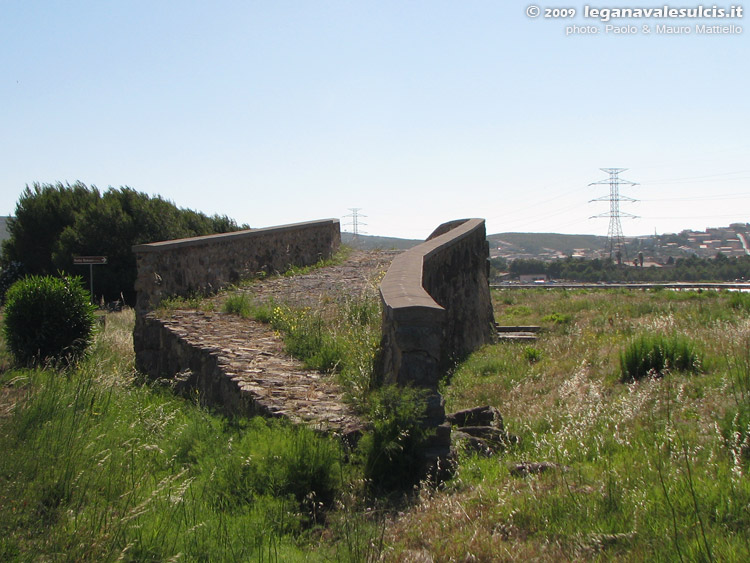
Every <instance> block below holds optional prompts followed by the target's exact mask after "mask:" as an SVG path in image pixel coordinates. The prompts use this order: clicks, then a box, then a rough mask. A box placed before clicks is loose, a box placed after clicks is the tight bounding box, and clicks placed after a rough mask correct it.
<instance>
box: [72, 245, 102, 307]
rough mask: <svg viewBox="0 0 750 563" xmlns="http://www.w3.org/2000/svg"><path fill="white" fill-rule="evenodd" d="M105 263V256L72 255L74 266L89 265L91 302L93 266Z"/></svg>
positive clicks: (92, 299)
mask: <svg viewBox="0 0 750 563" xmlns="http://www.w3.org/2000/svg"><path fill="white" fill-rule="evenodd" d="M106 263H107V257H106V256H73V264H74V265H75V266H85V265H87V264H88V267H89V281H90V282H91V302H92V303H93V302H94V266H101V265H104V264H106Z"/></svg>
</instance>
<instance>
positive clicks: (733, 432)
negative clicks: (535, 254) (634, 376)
mask: <svg viewBox="0 0 750 563" xmlns="http://www.w3.org/2000/svg"><path fill="white" fill-rule="evenodd" d="M493 295H494V299H495V300H496V301H495V309H496V318H497V320H498V321H499V322H500V323H502V324H518V325H525V324H537V323H538V324H541V325H542V326H544V327H545V328H546V332H545V333H544V334H543V335H542V336H541V338H540V339H539V341H538V342H536V343H534V344H533V345H531V346H529V345H528V344H511V343H500V344H497V345H494V346H489V347H486V348H485V349H483V350H481V351H479V352H477V353H475V354H474V355H473V356H472V357H470V358H469V359H468V360H467V361H466V362H465V363H464V364H463V365H462V366H460V367H459V369H458V370H457V372H456V373H455V375H454V376H453V378H452V381H451V383H450V385H447V386H446V388H445V396H446V400H447V407H448V409H449V410H454V409H459V408H464V407H471V406H475V405H480V404H492V405H495V406H497V407H498V408H499V409H500V410H501V412H502V414H503V416H504V419H505V424H506V428H507V429H508V430H509V432H511V433H513V434H516V435H518V436H519V437H520V445H518V446H516V447H515V448H514V449H512V450H511V451H508V452H507V453H506V454H505V455H504V456H503V457H501V458H500V459H497V458H483V457H477V456H470V455H465V456H464V457H463V458H462V459H461V466H460V470H459V474H458V475H457V477H456V478H455V479H454V480H453V481H452V482H451V483H449V484H448V485H447V487H446V488H445V490H442V491H440V492H437V493H434V494H423V495H422V499H421V501H420V502H418V503H417V505H416V506H415V507H414V508H413V509H412V510H410V511H409V512H408V513H407V514H406V515H405V516H404V517H403V518H399V519H398V521H397V522H396V523H395V525H394V526H392V527H391V528H389V530H388V533H387V534H386V539H387V540H388V541H390V542H392V543H393V544H394V545H395V546H396V552H400V553H402V554H404V557H405V558H410V557H416V556H417V555H418V554H420V553H422V552H424V553H429V554H430V556H431V557H433V558H434V559H435V560H469V559H471V560H479V561H487V560H496V559H500V560H503V559H506V560H518V561H525V560H538V559H542V560H554V561H558V560H581V559H604V560H611V559H616V560H632V561H646V560H648V561H747V560H749V559H750V534H748V530H750V479H749V478H748V470H750V295H746V294H743V295H740V294H727V293H722V294H719V293H716V292H703V293H698V292H686V293H675V292H669V291H656V292H636V291H592V292H585V291H575V292H565V291H547V290H527V291H504V292H495V293H494V294H493ZM642 335H646V337H645V340H646V341H651V340H654V338H653V337H654V336H655V335H662V336H664V338H665V339H666V340H667V341H669V342H670V343H674V346H675V348H676V349H677V350H682V349H683V348H684V346H683V345H685V344H686V343H687V346H688V347H689V348H690V351H691V352H693V353H694V354H695V355H694V358H695V361H694V362H693V365H691V366H689V369H687V370H684V371H678V370H676V369H674V370H663V371H664V373H662V374H653V375H654V376H653V377H645V378H642V379H640V380H638V381H635V382H632V381H631V382H628V380H629V379H630V378H629V377H627V376H625V377H623V375H622V373H621V360H620V357H621V356H622V357H623V360H624V361H625V362H626V365H627V362H628V360H629V359H630V356H629V355H630V354H632V353H634V351H635V353H637V351H638V350H639V348H638V345H633V346H631V344H630V343H631V342H634V341H635V342H638V343H639V344H640V343H642V342H643V340H642V339H641V338H640V337H641V336H642ZM684 367H685V366H684ZM525 461H539V462H541V461H544V462H552V463H553V464H556V465H555V466H553V469H550V470H548V471H546V472H543V473H541V474H538V475H531V476H526V477H517V476H514V475H513V474H512V471H511V469H512V468H513V467H514V464H518V463H521V462H525ZM473 558H475V559H473Z"/></svg>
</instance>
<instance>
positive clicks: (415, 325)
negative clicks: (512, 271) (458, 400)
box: [380, 219, 495, 390]
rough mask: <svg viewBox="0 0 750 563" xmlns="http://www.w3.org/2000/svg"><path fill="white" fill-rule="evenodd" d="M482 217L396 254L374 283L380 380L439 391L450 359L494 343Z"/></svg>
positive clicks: (439, 231)
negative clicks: (379, 310)
mask: <svg viewBox="0 0 750 563" xmlns="http://www.w3.org/2000/svg"><path fill="white" fill-rule="evenodd" d="M488 257H489V248H488V245H487V240H486V233H485V227H484V221H483V220H482V219H465V220H461V221H451V222H450V223H445V224H443V225H441V226H440V227H438V228H437V229H436V230H435V232H434V233H433V234H432V236H431V237H430V238H428V240H427V241H426V242H424V243H422V244H420V245H418V246H415V247H413V248H411V249H409V250H407V251H406V252H404V253H403V254H401V255H400V256H398V257H396V259H394V261H393V264H392V265H391V267H390V268H389V270H388V273H387V274H386V276H385V278H384V279H383V282H382V283H381V286H380V296H381V299H382V302H383V326H382V330H383V337H382V343H381V366H380V370H381V372H382V375H383V378H384V380H385V381H389V382H396V383H398V384H399V385H417V386H420V387H425V388H429V389H434V390H436V389H437V386H438V383H439V381H440V378H441V377H442V376H443V375H444V373H445V372H446V370H447V369H449V367H450V366H451V364H452V363H453V362H454V361H456V360H457V359H461V358H462V357H463V356H465V355H466V354H468V353H469V352H471V351H473V350H475V349H476V348H478V347H480V346H481V345H483V344H487V343H489V342H492V340H493V337H494V333H495V329H494V316H493V313H492V302H491V299H490V290H489V281H488V274H489V272H488V269H489V265H488V262H487V260H488Z"/></svg>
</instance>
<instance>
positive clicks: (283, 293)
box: [159, 250, 396, 435]
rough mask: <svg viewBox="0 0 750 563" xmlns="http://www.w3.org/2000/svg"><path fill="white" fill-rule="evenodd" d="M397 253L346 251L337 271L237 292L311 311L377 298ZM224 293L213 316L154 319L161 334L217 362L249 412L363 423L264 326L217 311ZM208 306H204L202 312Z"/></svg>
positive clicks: (341, 426) (335, 426)
mask: <svg viewBox="0 0 750 563" xmlns="http://www.w3.org/2000/svg"><path fill="white" fill-rule="evenodd" d="M395 254H396V253H395V252H387V251H370V252H364V251H357V250H355V251H352V253H351V255H350V256H349V258H348V259H347V260H346V261H344V262H343V263H342V264H340V265H336V266H329V267H326V268H319V269H316V270H313V271H311V272H310V273H308V274H302V275H296V276H290V277H283V276H279V277H273V278H270V279H266V280H262V281H258V282H256V283H253V284H251V285H250V286H249V287H246V288H244V289H242V290H240V291H245V292H248V293H249V294H251V295H252V297H253V299H255V300H258V301H263V300H266V299H271V298H273V299H274V300H275V301H276V302H278V303H286V304H289V305H293V306H310V307H317V306H321V304H323V303H330V302H335V301H338V300H339V299H341V298H343V297H345V296H350V297H353V296H360V295H363V294H366V293H367V292H377V284H378V282H379V281H380V279H381V278H382V275H383V273H384V272H385V270H387V268H388V266H389V265H390V262H391V261H392V259H393V257H394V256H395ZM224 299H226V294H222V295H219V296H217V297H215V298H213V299H212V300H211V301H212V303H211V305H213V309H214V310H213V311H206V310H200V311H196V310H182V309H178V310H174V311H170V312H167V313H164V314H162V315H160V317H159V320H160V321H161V322H162V323H163V325H164V326H165V328H166V329H167V330H168V331H169V332H170V333H172V334H173V335H174V336H175V337H177V338H178V339H179V340H180V341H182V342H184V343H186V344H188V345H189V346H190V347H192V348H194V349H199V350H200V351H202V352H204V353H205V354H207V355H208V356H210V357H212V358H215V360H216V363H217V364H218V366H219V371H220V373H219V374H218V377H222V378H223V379H224V381H225V382H227V383H229V384H230V388H231V389H232V390H233V391H232V392H233V393H236V394H237V397H236V399H237V401H238V404H248V403H249V404H251V405H252V409H253V410H254V411H255V412H259V413H261V414H265V415H267V416H274V417H286V418H289V419H290V420H291V421H293V422H295V423H304V424H307V425H310V426H313V427H315V428H319V429H321V430H324V431H328V432H333V433H337V434H344V435H346V434H349V433H351V432H353V431H356V430H357V429H359V428H360V427H361V423H360V421H359V420H358V418H357V417H356V415H355V414H354V412H353V411H352V409H351V408H350V407H349V406H348V405H347V404H346V403H345V402H344V400H343V396H342V392H341V389H340V388H339V387H338V386H337V385H336V383H335V381H334V378H333V377H332V376H330V375H326V374H321V373H318V372H315V371H310V370H307V369H305V367H304V365H303V364H302V362H300V361H298V360H296V359H294V358H291V357H289V356H288V355H287V354H285V353H284V349H283V341H282V339H281V337H280V335H278V334H277V333H276V332H275V331H274V330H273V329H272V328H271V327H270V326H269V325H267V324H263V323H260V322H257V321H254V320H250V319H242V318H241V317H239V316H237V315H232V314H228V313H221V312H218V311H220V310H221V303H222V302H223V300H224ZM207 308H208V309H210V308H211V307H210V306H209V307H203V308H202V309H207Z"/></svg>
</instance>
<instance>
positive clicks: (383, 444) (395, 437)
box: [358, 385, 428, 490]
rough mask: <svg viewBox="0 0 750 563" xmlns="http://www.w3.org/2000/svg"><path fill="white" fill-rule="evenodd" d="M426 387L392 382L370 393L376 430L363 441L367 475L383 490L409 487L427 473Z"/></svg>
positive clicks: (363, 456)
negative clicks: (417, 387)
mask: <svg viewBox="0 0 750 563" xmlns="http://www.w3.org/2000/svg"><path fill="white" fill-rule="evenodd" d="M426 393H427V392H426V391H424V390H420V389H413V388H408V387H399V386H396V385H389V386H386V387H383V388H381V389H379V390H377V391H375V392H373V393H372V394H371V395H370V404H369V413H368V414H369V418H370V421H371V423H372V430H371V431H370V432H368V433H367V434H365V435H364V436H363V437H362V439H361V440H360V443H359V446H358V447H359V454H360V457H361V459H362V461H363V464H364V474H365V477H366V478H367V479H368V480H369V481H370V483H371V484H372V485H373V486H374V487H375V488H376V489H381V490H399V489H400V490H406V489H409V488H411V487H412V486H413V485H415V484H416V483H417V482H418V481H419V480H420V479H421V478H422V477H424V475H423V469H424V461H425V457H424V455H425V448H426V444H427V439H428V433H427V430H425V428H424V424H423V423H424V419H425V412H426V408H427V399H426Z"/></svg>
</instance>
